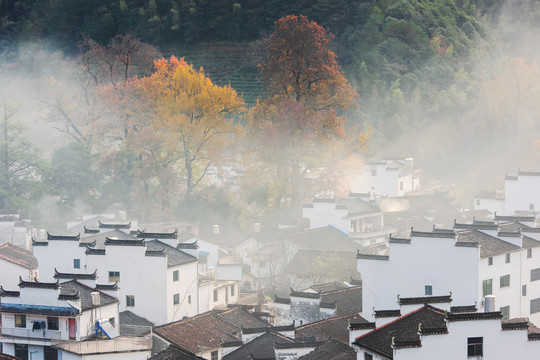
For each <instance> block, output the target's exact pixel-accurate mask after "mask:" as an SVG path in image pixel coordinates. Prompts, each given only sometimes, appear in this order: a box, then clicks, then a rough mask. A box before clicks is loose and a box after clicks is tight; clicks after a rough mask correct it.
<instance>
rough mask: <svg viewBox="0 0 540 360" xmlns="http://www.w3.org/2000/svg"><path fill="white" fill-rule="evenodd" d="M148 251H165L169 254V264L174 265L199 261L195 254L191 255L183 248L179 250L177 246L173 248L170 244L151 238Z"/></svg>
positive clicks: (148, 242) (169, 265)
mask: <svg viewBox="0 0 540 360" xmlns="http://www.w3.org/2000/svg"><path fill="white" fill-rule="evenodd" d="M146 244H147V247H146V250H147V251H152V252H154V251H155V252H159V251H163V252H165V254H166V255H167V266H168V267H173V266H178V265H184V264H188V263H192V262H195V261H197V258H196V257H194V256H191V255H189V254H187V253H185V252H183V251H182V250H178V249H176V248H173V247H172V246H169V245H167V244H164V243H162V242H161V241H159V240H151V241H147V242H146Z"/></svg>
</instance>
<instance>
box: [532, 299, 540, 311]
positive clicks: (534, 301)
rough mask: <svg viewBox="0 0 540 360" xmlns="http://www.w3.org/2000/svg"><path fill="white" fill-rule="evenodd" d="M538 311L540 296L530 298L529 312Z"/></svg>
mask: <svg viewBox="0 0 540 360" xmlns="http://www.w3.org/2000/svg"><path fill="white" fill-rule="evenodd" d="M537 312H540V298H536V299H532V300H531V314H536V313H537Z"/></svg>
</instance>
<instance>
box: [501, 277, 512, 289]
mask: <svg viewBox="0 0 540 360" xmlns="http://www.w3.org/2000/svg"><path fill="white" fill-rule="evenodd" d="M500 285H501V287H502V288H503V287H507V286H510V275H504V276H501V283H500Z"/></svg>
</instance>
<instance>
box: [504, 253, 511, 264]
mask: <svg viewBox="0 0 540 360" xmlns="http://www.w3.org/2000/svg"><path fill="white" fill-rule="evenodd" d="M504 262H505V263H506V264H508V263H509V262H510V254H505V255H504Z"/></svg>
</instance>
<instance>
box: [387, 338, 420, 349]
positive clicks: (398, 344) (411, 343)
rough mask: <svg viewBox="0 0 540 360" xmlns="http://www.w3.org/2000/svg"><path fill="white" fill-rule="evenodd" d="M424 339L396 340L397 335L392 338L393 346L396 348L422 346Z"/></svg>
mask: <svg viewBox="0 0 540 360" xmlns="http://www.w3.org/2000/svg"><path fill="white" fill-rule="evenodd" d="M421 346H422V341H421V340H420V339H418V340H396V338H395V337H393V338H392V348H394V349H405V348H413V347H421Z"/></svg>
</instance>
